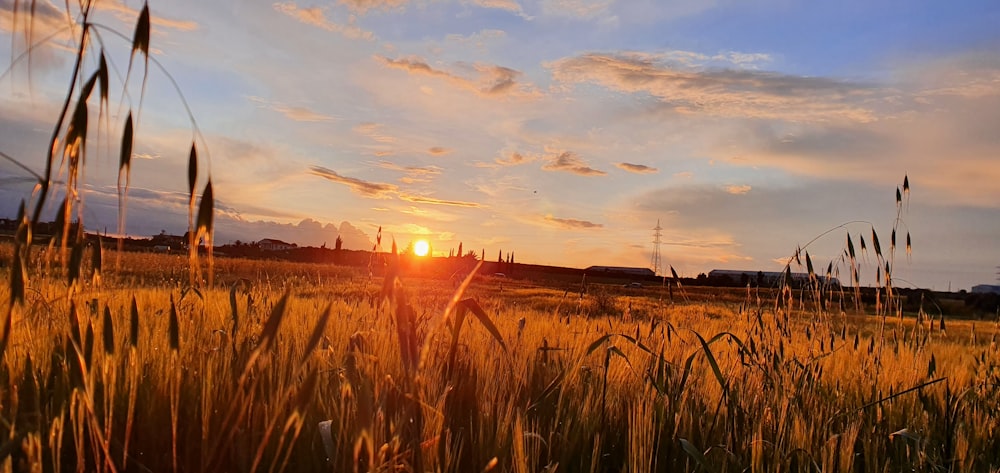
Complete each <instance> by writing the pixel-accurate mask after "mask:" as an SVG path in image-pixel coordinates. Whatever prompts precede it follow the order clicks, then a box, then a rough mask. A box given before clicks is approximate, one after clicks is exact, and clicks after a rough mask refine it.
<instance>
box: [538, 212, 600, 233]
mask: <svg viewBox="0 0 1000 473" xmlns="http://www.w3.org/2000/svg"><path fill="white" fill-rule="evenodd" d="M544 221H545V222H546V223H548V224H552V225H555V226H557V227H561V228H567V229H571V230H591V229H597V228H604V225H603V224H600V223H594V222H588V221H586V220H577V219H574V218H558V217H553V216H551V215H546V216H545V218H544Z"/></svg>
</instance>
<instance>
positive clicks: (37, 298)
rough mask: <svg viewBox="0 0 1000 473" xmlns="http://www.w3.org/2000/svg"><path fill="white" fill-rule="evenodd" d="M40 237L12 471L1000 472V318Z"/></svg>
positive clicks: (1, 293)
mask: <svg viewBox="0 0 1000 473" xmlns="http://www.w3.org/2000/svg"><path fill="white" fill-rule="evenodd" d="M0 248H2V250H0V253H2V255H0V256H2V257H3V261H10V260H11V251H12V248H11V247H10V246H3V247H0ZM88 251H89V250H88ZM43 253H44V251H43V250H37V251H35V252H33V253H32V258H33V259H32V261H31V263H30V268H29V269H30V272H29V274H30V275H31V277H30V278H29V280H28V284H27V286H26V290H25V301H24V303H23V304H12V305H11V304H9V302H8V301H9V300H10V292H9V291H10V285H9V284H4V285H3V287H2V288H0V300H3V301H5V302H8V303H7V304H5V307H8V306H10V307H12V312H11V314H12V323H11V328H10V332H9V337H7V346H6V349H5V353H4V354H3V356H4V363H3V365H2V373H0V379H2V381H0V389H2V390H3V394H2V397H0V416H2V420H3V424H2V425H3V429H4V430H3V432H4V434H6V435H4V439H5V440H4V443H3V446H2V453H3V457H4V462H3V468H4V470H14V471H156V472H160V471H336V472H344V471H372V472H376V471H377V472H388V471H421V472H423V471H455V472H468V471H500V472H508V471H509V472H518V473H522V472H543V471H544V472H554V471H568V472H575V471H588V472H590V471H593V472H612V471H622V472H624V471H628V472H646V471H716V472H721V471H825V472H834V471H868V472H870V471H997V470H998V469H1000V402H998V400H997V399H998V394H1000V352H998V348H997V332H998V328H997V325H996V323H995V322H976V323H973V322H969V321H959V320H947V323H946V325H945V330H942V329H941V323H940V321H939V320H933V321H931V320H930V319H925V320H924V321H922V322H920V323H917V321H916V319H915V317H914V316H913V314H906V315H904V316H903V317H897V316H890V317H884V318H883V317H875V316H871V315H864V314H853V313H852V314H842V313H839V312H838V313H829V312H820V311H817V310H816V309H814V308H812V306H810V305H808V304H806V305H803V303H802V302H801V301H796V302H795V303H793V306H792V307H789V306H787V305H785V304H784V303H783V304H781V306H780V307H778V308H777V309H776V305H775V301H774V300H773V299H772V300H763V301H761V302H759V303H758V302H757V301H756V300H755V297H754V296H753V294H751V297H750V298H749V299H750V300H745V301H732V300H726V299H724V298H719V300H715V301H706V299H707V297H705V296H703V295H702V296H697V295H696V294H698V293H701V294H704V292H701V291H694V290H692V291H690V294H688V293H687V292H683V291H684V290H685V289H687V288H680V289H679V290H675V293H674V298H673V300H671V299H670V298H669V297H668V295H667V293H666V292H665V290H664V289H663V288H644V289H641V290H628V291H626V290H625V289H622V288H620V287H616V286H600V285H595V284H590V285H588V286H587V287H586V290H585V291H584V292H582V295H581V292H580V291H579V288H577V290H574V291H567V290H565V289H552V288H546V287H541V286H536V285H533V284H531V283H528V282H524V281H516V280H497V279H493V278H489V277H486V278H475V279H473V280H472V281H471V284H470V285H469V286H468V287H467V288H464V291H463V288H462V287H456V285H457V284H456V283H455V282H453V281H440V280H430V279H419V278H416V277H413V278H408V277H407V276H406V275H402V276H401V277H400V278H399V279H398V280H396V283H395V284H393V283H392V281H393V279H394V278H392V277H389V278H383V277H381V276H372V275H370V274H369V273H368V271H367V270H365V271H360V270H355V269H349V268H343V267H332V266H325V265H316V264H293V263H283V262H274V261H254V260H241V259H228V258H217V259H216V260H215V264H214V273H215V274H214V279H215V285H214V287H211V288H209V287H207V286H203V287H202V288H201V289H200V290H197V291H195V290H191V289H186V288H187V287H188V286H187V285H188V260H187V258H186V257H183V256H176V255H164V254H143V253H124V254H122V255H121V260H120V262H119V263H118V264H119V265H120V266H119V267H120V268H123V269H122V270H115V269H114V266H115V264H114V263H113V262H114V261H115V260H116V259H117V256H118V255H116V254H114V253H113V252H110V251H105V254H104V259H105V263H104V264H103V267H104V271H103V274H100V277H99V278H98V279H99V281H95V279H94V278H92V277H87V278H83V279H84V280H85V282H84V283H82V284H79V283H78V284H77V285H75V286H73V288H72V289H71V288H70V287H68V285H67V279H66V276H65V274H63V272H62V271H61V270H59V269H57V266H58V265H56V264H53V265H52V267H48V268H47V266H48V265H49V264H50V263H49V262H51V261H52V260H53V259H55V260H58V258H50V257H49V256H47V255H44V254H43ZM84 261H90V260H89V259H88V258H84ZM85 266H86V265H85ZM379 272H380V273H381V270H380V271H379ZM0 273H2V274H3V277H4V278H5V280H9V278H10V268H9V266H7V267H5V268H3V269H0ZM84 273H85V274H87V273H88V272H87V271H86V270H85V271H84ZM388 273H389V274H391V269H390V270H388ZM47 274H48V275H49V276H47ZM385 279H388V280H389V281H390V283H389V284H384V280H385ZM682 293H683V296H685V297H682ZM450 304H451V306H450ZM803 309H804V310H803Z"/></svg>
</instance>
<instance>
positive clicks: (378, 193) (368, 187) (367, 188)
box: [309, 166, 399, 199]
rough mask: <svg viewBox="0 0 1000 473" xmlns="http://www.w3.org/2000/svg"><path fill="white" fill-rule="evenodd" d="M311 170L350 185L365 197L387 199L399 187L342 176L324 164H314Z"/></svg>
mask: <svg viewBox="0 0 1000 473" xmlns="http://www.w3.org/2000/svg"><path fill="white" fill-rule="evenodd" d="M309 172H310V174H314V175H316V176H319V177H322V178H324V179H327V180H329V181H332V182H336V183H338V184H344V185H345V186H347V187H350V188H351V190H352V191H354V192H355V193H357V194H360V195H363V196H365V197H374V198H377V199H387V198H389V194H391V193H393V192H396V191H397V190H398V189H399V188H398V187H396V186H394V185H392V184H385V183H381V182H368V181H363V180H361V179H357V178H353V177H347V176H341V175H340V174H337V172H336V171H333V170H331V169H327V168H325V167H322V166H312V167H310V168H309Z"/></svg>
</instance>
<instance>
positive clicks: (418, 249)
mask: <svg viewBox="0 0 1000 473" xmlns="http://www.w3.org/2000/svg"><path fill="white" fill-rule="evenodd" d="M430 250H431V245H430V243H427V240H417V241H416V243H414V244H413V253H414V254H416V255H417V256H427V253H429V252H430Z"/></svg>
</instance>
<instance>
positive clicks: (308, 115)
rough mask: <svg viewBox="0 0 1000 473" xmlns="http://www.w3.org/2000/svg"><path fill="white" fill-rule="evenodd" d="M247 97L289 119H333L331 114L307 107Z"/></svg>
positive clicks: (316, 120)
mask: <svg viewBox="0 0 1000 473" xmlns="http://www.w3.org/2000/svg"><path fill="white" fill-rule="evenodd" d="M247 98H248V99H250V101H251V102H253V103H255V104H257V105H258V106H259V107H261V108H264V109H267V110H272V111H275V112H278V113H280V114H282V115H284V116H285V117H287V118H288V119H289V120H293V121H297V122H326V121H330V120H333V117H331V116H329V115H324V114H322V113H319V112H316V111H314V110H310V109H309V108H306V107H298V106H289V105H285V104H283V103H280V102H273V101H270V100H267V99H263V98H261V97H253V96H250V97H247Z"/></svg>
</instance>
